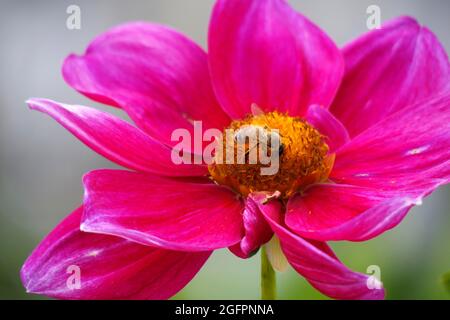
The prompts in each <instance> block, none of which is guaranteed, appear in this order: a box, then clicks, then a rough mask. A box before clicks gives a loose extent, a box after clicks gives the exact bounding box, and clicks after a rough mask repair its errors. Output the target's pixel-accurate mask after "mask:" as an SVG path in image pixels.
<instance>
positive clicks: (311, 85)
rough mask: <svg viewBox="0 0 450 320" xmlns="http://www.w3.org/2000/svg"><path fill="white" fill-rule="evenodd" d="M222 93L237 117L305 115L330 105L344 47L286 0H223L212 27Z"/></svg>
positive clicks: (215, 76) (214, 68)
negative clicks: (255, 111) (255, 110)
mask: <svg viewBox="0 0 450 320" xmlns="http://www.w3.org/2000/svg"><path fill="white" fill-rule="evenodd" d="M209 59H210V68H211V74H212V80H213V85H214V89H215V91H216V94H217V97H218V99H219V101H220V103H221V105H222V106H223V107H224V109H225V110H226V111H227V113H228V114H229V115H230V116H231V117H233V118H242V117H244V116H245V115H247V114H250V113H251V105H252V104H253V103H256V104H257V105H258V106H259V107H260V108H262V110H264V111H274V110H278V111H281V112H288V113H289V114H291V115H293V116H302V115H304V114H305V112H306V108H307V107H308V106H309V105H311V104H319V105H323V106H325V107H328V106H329V104H330V103H331V101H332V99H333V98H334V96H335V93H336V91H337V88H338V86H339V84H340V81H341V78H342V74H343V66H344V64H343V61H342V57H341V54H340V52H339V50H338V49H337V48H336V46H335V44H334V43H333V42H332V40H330V39H329V38H328V37H327V36H326V35H325V34H324V33H323V32H322V31H321V30H320V29H319V28H318V27H317V26H315V25H314V24H313V23H311V22H310V21H309V20H307V19H306V18H305V17H303V16H302V15H300V14H299V13H297V12H295V11H294V10H293V9H292V8H291V7H290V6H289V5H288V4H287V3H286V2H285V1H284V0H248V1H228V0H219V1H217V3H216V6H215V8H214V11H213V14H212V18H211V23H210V29H209Z"/></svg>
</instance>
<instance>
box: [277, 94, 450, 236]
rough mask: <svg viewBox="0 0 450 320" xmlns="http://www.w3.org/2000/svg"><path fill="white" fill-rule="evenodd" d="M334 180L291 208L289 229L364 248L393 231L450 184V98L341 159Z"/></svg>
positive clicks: (400, 119) (374, 132) (349, 148)
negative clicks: (364, 244) (414, 209)
mask: <svg viewBox="0 0 450 320" xmlns="http://www.w3.org/2000/svg"><path fill="white" fill-rule="evenodd" d="M330 179H331V180H332V181H334V182H336V183H338V184H329V185H318V186H314V187H312V188H310V189H308V190H307V191H306V192H304V193H303V194H302V195H298V196H296V197H295V198H293V199H291V200H290V202H289V204H288V213H287V217H286V224H287V225H288V226H289V227H290V228H292V229H293V230H294V231H295V232H297V233H298V234H300V235H301V236H303V237H307V238H310V239H316V240H321V241H330V240H351V241H364V240H368V239H371V238H373V237H375V236H377V235H379V234H381V233H383V232H384V231H387V230H389V229H391V228H393V227H395V226H396V225H397V224H398V223H400V222H401V220H402V219H403V218H404V217H405V215H406V213H407V212H408V210H409V209H410V208H411V207H412V206H413V205H417V204H421V202H422V199H423V198H424V197H425V196H427V195H428V194H430V193H431V192H433V191H434V190H435V189H436V188H438V187H439V186H441V185H444V184H447V183H448V182H449V181H450V94H446V95H443V96H441V97H439V98H435V99H433V100H431V101H428V102H427V103H422V104H418V105H415V106H411V107H407V108H405V109H403V110H401V111H399V112H397V113H395V114H393V115H392V116H390V117H388V118H386V119H385V120H384V121H381V122H379V123H378V124H376V125H375V126H372V127H371V128H370V129H368V130H367V131H365V132H364V133H362V134H360V135H359V136H358V137H356V138H354V139H353V140H352V141H351V142H349V143H348V144H346V145H345V146H343V147H342V148H340V149H339V150H338V151H337V153H336V162H335V166H334V168H333V171H332V173H331V176H330Z"/></svg>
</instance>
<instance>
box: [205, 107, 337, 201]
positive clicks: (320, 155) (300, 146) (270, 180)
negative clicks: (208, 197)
mask: <svg viewBox="0 0 450 320" xmlns="http://www.w3.org/2000/svg"><path fill="white" fill-rule="evenodd" d="M252 133H254V134H258V140H257V141H258V142H259V143H258V144H257V145H255V144H251V143H250V142H249V141H250V140H249V139H248V140H245V137H247V136H250V135H251V134H252ZM241 135H243V137H244V140H245V143H244V146H243V147H239V145H240V144H239V142H242V141H239V140H242V139H240V138H241ZM262 137H265V139H261V138H262ZM273 137H275V138H276V139H275V140H277V139H278V143H276V144H275V145H276V146H277V148H273V139H272V138H273ZM221 139H222V144H221V147H219V150H220V151H221V152H217V153H216V155H215V157H214V161H213V163H212V164H210V165H209V167H208V169H209V173H210V175H211V178H212V179H213V180H214V181H215V182H216V183H217V184H219V185H224V186H228V187H230V188H232V189H233V190H234V191H236V192H237V193H239V194H240V195H242V196H244V197H245V196H247V195H249V194H250V193H252V192H260V191H261V192H269V193H275V192H277V193H278V194H280V197H281V198H282V199H287V198H289V197H290V196H292V195H293V194H294V193H296V192H301V191H302V190H303V189H304V188H306V187H307V186H309V185H311V184H314V183H320V182H325V181H327V179H328V176H329V174H330V171H331V169H332V167H333V164H334V155H331V154H329V148H328V145H327V144H326V143H325V137H324V136H322V135H321V134H320V133H319V132H318V131H317V130H316V129H315V128H313V127H312V126H311V125H310V124H308V123H307V122H306V121H305V120H303V119H302V118H299V117H291V116H288V115H287V114H283V113H279V112H270V113H263V114H259V115H256V116H248V117H247V118H244V119H242V120H235V121H233V122H232V123H231V124H230V126H229V127H228V128H227V129H225V131H224V134H223V136H222V137H221ZM271 141H272V145H271ZM230 142H231V143H230ZM233 142H234V143H233ZM263 142H264V143H263ZM255 147H257V149H258V150H263V151H264V152H267V155H269V156H270V158H271V159H275V158H273V156H278V160H277V161H278V162H277V165H278V166H277V170H276V171H274V173H273V174H262V170H261V169H263V168H267V167H269V166H271V165H273V163H267V162H264V161H262V159H261V157H260V153H257V155H258V158H257V159H256V161H254V162H251V160H250V159H249V157H250V154H251V152H252V150H253V149H254V148H255ZM239 148H241V149H240V151H241V155H242V150H244V154H245V158H243V159H242V157H241V158H239V150H238V149H239ZM230 154H231V156H230ZM239 159H241V161H239ZM230 160H232V161H230Z"/></svg>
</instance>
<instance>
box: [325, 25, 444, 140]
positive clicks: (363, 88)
mask: <svg viewBox="0 0 450 320" xmlns="http://www.w3.org/2000/svg"><path fill="white" fill-rule="evenodd" d="M343 55H344V58H345V62H346V71H345V76H344V80H343V83H342V85H341V88H340V89H339V92H338V94H337V97H336V99H335V101H334V103H333V105H332V106H331V111H332V112H333V114H334V115H336V117H337V118H338V119H339V120H341V121H342V122H343V123H344V125H345V126H346V127H347V129H348V130H349V133H350V135H351V136H356V135H357V134H358V133H360V132H362V131H364V130H365V129H366V128H368V127H370V126H371V125H373V124H375V123H377V122H378V121H380V120H381V119H383V118H384V117H386V116H388V115H389V114H392V113H394V112H396V111H399V110H401V109H402V108H404V107H407V106H408V105H410V104H412V103H415V102H418V101H421V100H424V99H426V98H429V97H430V96H432V95H434V94H436V93H438V92H439V91H443V90H444V89H446V88H449V85H450V63H449V60H448V57H447V54H446V52H445V50H444V48H443V47H442V45H441V44H440V42H439V40H438V39H437V38H436V37H435V35H434V34H433V33H432V32H431V31H430V30H428V29H427V28H426V27H422V26H420V25H419V24H418V23H417V22H416V21H415V20H414V19H412V18H407V17H404V18H399V19H396V20H394V21H392V22H390V23H388V24H386V25H385V26H383V27H382V28H381V29H380V30H375V31H371V32H369V33H368V34H366V35H364V36H362V37H361V38H359V39H357V40H356V41H354V42H352V43H351V44H349V45H348V46H346V47H345V48H344V49H343Z"/></svg>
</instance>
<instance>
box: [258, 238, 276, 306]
mask: <svg viewBox="0 0 450 320" xmlns="http://www.w3.org/2000/svg"><path fill="white" fill-rule="evenodd" d="M261 299H262V300H275V299H276V278H275V271H274V270H273V268H272V265H271V264H270V261H269V259H268V257H267V252H266V247H265V246H262V248H261Z"/></svg>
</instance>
